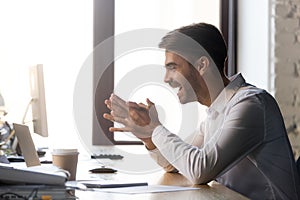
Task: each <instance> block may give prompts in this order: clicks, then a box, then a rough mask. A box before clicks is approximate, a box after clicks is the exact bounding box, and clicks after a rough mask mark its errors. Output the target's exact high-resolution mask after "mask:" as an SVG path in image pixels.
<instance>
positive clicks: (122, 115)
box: [103, 94, 161, 142]
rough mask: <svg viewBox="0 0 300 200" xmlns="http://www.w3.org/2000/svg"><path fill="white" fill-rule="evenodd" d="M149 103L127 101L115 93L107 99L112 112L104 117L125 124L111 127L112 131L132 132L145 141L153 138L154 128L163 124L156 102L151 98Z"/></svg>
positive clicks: (107, 104)
mask: <svg viewBox="0 0 300 200" xmlns="http://www.w3.org/2000/svg"><path fill="white" fill-rule="evenodd" d="M146 101H147V105H145V104H143V103H139V104H137V103H135V102H125V101H124V100H123V99H121V98H120V97H118V96H117V95H115V94H112V95H111V96H110V98H109V99H106V100H105V102H104V103H105V104H106V106H107V108H108V109H109V110H110V113H105V114H104V115H103V117H104V118H105V119H107V120H110V121H112V122H118V123H121V124H123V125H124V126H123V127H121V128H118V127H110V128H109V131H111V132H131V133H132V134H133V135H135V136H136V137H137V138H139V139H141V140H142V141H144V142H149V139H150V140H151V136H152V132H153V130H154V129H155V128H156V127H157V126H159V125H161V123H160V122H159V119H158V113H157V110H156V108H155V105H154V103H152V102H151V101H150V100H149V99H147V100H146Z"/></svg>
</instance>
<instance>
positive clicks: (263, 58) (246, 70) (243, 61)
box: [237, 0, 271, 91]
mask: <svg viewBox="0 0 300 200" xmlns="http://www.w3.org/2000/svg"><path fill="white" fill-rule="evenodd" d="M238 9H239V11H238V62H237V66H238V71H239V72H241V73H242V74H243V75H244V77H245V79H246V81H248V82H249V83H251V84H254V85H256V86H257V87H261V88H263V89H266V90H268V91H270V89H271V88H270V84H269V21H270V20H269V1H268V0H247V1H239V2H238Z"/></svg>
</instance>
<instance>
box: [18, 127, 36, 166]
mask: <svg viewBox="0 0 300 200" xmlns="http://www.w3.org/2000/svg"><path fill="white" fill-rule="evenodd" d="M13 127H14V130H15V135H16V137H17V140H18V143H19V146H20V148H21V151H22V154H23V157H24V160H25V163H26V166H27V167H32V166H39V165H41V163H40V159H39V157H38V154H37V152H36V149H35V145H34V143H33V140H32V137H31V134H30V130H29V128H28V126H26V125H22V124H16V123H13Z"/></svg>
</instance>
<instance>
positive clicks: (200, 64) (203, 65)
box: [196, 56, 209, 75]
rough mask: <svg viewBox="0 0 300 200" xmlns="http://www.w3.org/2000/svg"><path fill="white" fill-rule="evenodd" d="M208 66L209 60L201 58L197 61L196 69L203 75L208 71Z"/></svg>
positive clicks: (204, 57)
mask: <svg viewBox="0 0 300 200" xmlns="http://www.w3.org/2000/svg"><path fill="white" fill-rule="evenodd" d="M208 66H209V59H208V58H207V57H206V56H201V57H200V58H199V59H198V60H197V61H196V68H197V70H198V71H199V73H200V74H201V75H202V74H203V73H204V72H205V71H206V69H207V67H208Z"/></svg>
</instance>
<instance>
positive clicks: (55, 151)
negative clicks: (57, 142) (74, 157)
mask: <svg viewBox="0 0 300 200" xmlns="http://www.w3.org/2000/svg"><path fill="white" fill-rule="evenodd" d="M52 154H56V155H57V154H78V149H53V151H52Z"/></svg>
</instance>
